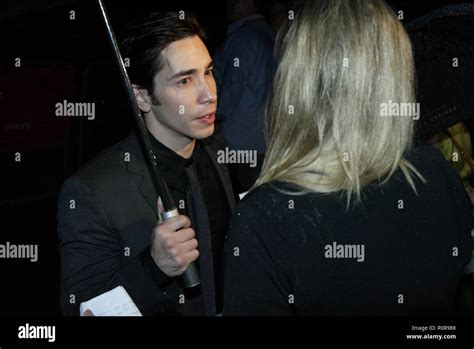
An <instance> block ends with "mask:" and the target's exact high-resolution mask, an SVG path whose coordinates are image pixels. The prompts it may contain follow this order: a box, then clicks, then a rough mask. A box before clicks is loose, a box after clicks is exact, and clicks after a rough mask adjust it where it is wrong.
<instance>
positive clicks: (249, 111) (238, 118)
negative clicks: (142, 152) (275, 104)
mask: <svg viewBox="0 0 474 349" xmlns="http://www.w3.org/2000/svg"><path fill="white" fill-rule="evenodd" d="M258 5H259V3H258V2H257V1H256V0H228V1H227V19H228V21H229V23H230V25H229V26H228V28H227V38H226V40H225V41H224V43H223V44H222V46H221V47H220V48H219V49H218V50H217V51H216V54H215V56H214V67H215V70H214V71H215V75H214V76H215V79H216V83H217V91H218V93H219V102H218V108H217V125H216V126H217V130H216V131H217V133H220V134H221V135H222V136H223V137H224V138H225V139H226V140H227V142H228V143H229V146H230V148H231V149H232V150H246V151H256V152H257V153H258V154H259V160H260V161H258V162H257V167H250V166H249V165H248V164H241V163H240V164H230V165H231V166H230V170H231V174H232V177H233V179H234V184H236V186H237V187H240V191H245V190H248V189H249V188H250V186H251V185H252V184H253V183H254V181H255V179H256V178H257V176H258V171H259V169H260V167H261V166H259V164H261V162H262V159H263V154H264V153H265V139H264V131H263V130H264V124H263V115H264V107H265V105H264V103H265V99H266V95H267V91H268V88H269V87H270V85H271V83H272V80H273V76H274V72H275V69H276V67H275V64H276V62H275V59H274V56H273V48H274V34H273V31H272V28H271V27H270V26H269V25H268V24H267V22H266V21H265V17H264V16H263V15H261V14H260V13H259V6H258Z"/></svg>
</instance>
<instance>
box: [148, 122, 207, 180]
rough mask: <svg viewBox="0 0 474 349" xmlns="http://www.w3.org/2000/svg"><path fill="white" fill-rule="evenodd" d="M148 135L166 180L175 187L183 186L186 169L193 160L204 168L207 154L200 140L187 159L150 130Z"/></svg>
mask: <svg viewBox="0 0 474 349" xmlns="http://www.w3.org/2000/svg"><path fill="white" fill-rule="evenodd" d="M148 136H149V138H150V141H151V146H152V149H153V154H154V155H155V156H156V159H157V164H158V168H159V169H160V171H162V172H163V176H164V177H165V179H166V182H167V183H168V184H170V185H171V186H173V187H174V188H176V189H179V188H182V186H183V178H184V176H183V174H184V169H185V168H186V167H187V166H189V165H190V164H191V163H192V162H193V161H195V162H196V163H197V165H198V167H201V168H203V166H204V165H205V158H204V157H205V156H206V154H205V151H204V148H203V147H204V145H203V144H201V142H200V141H199V140H196V143H195V145H194V149H193V154H192V155H191V157H190V158H189V159H186V158H183V157H182V156H181V155H179V154H177V153H175V152H174V151H173V150H171V149H170V148H168V147H167V146H166V145H164V144H163V143H161V142H160V141H159V140H157V139H156V138H155V137H154V136H153V135H152V134H151V133H150V131H148ZM184 183H185V182H184Z"/></svg>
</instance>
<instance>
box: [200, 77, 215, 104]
mask: <svg viewBox="0 0 474 349" xmlns="http://www.w3.org/2000/svg"><path fill="white" fill-rule="evenodd" d="M200 100H201V102H202V103H215V102H216V101H217V93H216V84H215V83H214V81H207V80H204V81H203V83H202V90H201V95H200Z"/></svg>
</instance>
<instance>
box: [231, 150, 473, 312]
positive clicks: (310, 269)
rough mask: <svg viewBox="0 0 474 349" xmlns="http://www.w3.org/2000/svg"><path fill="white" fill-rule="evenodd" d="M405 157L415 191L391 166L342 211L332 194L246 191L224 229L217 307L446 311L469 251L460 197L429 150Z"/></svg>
mask: <svg viewBox="0 0 474 349" xmlns="http://www.w3.org/2000/svg"><path fill="white" fill-rule="evenodd" d="M408 159H409V160H410V161H411V163H412V164H414V166H415V167H416V168H417V169H418V171H419V172H420V173H421V174H422V175H423V176H424V177H425V179H426V180H427V184H423V183H422V182H421V181H420V180H418V179H414V181H415V184H416V188H417V190H418V193H419V195H418V196H417V195H416V194H415V193H414V191H413V189H412V188H411V187H410V186H409V185H408V183H407V181H406V180H405V178H404V176H403V174H402V173H401V171H400V170H397V172H395V174H394V175H393V177H392V178H391V179H390V180H389V181H388V182H387V183H386V184H384V185H382V186H381V187H377V186H375V185H369V186H367V187H365V188H364V189H363V192H362V193H363V195H362V203H361V204H360V205H357V206H355V207H351V208H350V209H349V211H348V212H346V200H345V197H344V198H341V195H340V193H335V194H316V193H311V194H304V195H299V196H296V195H288V194H285V193H282V192H281V191H280V190H287V191H294V190H295V189H296V188H297V187H296V186H295V185H292V184H288V183H282V182H272V183H270V184H265V185H263V186H261V187H259V188H257V189H256V190H254V191H252V192H250V193H249V194H248V195H247V196H246V197H245V198H244V199H243V201H242V202H240V203H239V205H238V206H237V208H236V210H235V213H234V217H233V219H232V221H231V226H230V228H229V240H228V242H227V245H226V250H225V266H226V270H225V282H224V285H225V286H224V315H292V314H296V315H413V314H426V313H437V314H439V313H445V312H450V311H451V310H452V307H453V302H454V299H455V293H456V287H457V286H458V282H459V280H460V277H461V275H462V270H463V268H464V266H465V265H466V264H467V262H468V261H469V259H470V258H471V236H470V231H471V205H470V201H469V199H468V196H467V194H466V192H465V191H464V188H463V185H462V183H461V181H460V180H459V178H458V176H457V174H456V173H455V171H454V170H453V169H452V168H451V167H450V165H449V164H448V163H447V162H446V161H445V160H444V158H443V157H442V155H441V154H440V153H439V151H438V150H436V149H434V148H432V147H427V146H425V147H420V148H418V149H415V150H414V151H413V152H412V154H411V156H410V157H409V158H408ZM236 249H237V250H236Z"/></svg>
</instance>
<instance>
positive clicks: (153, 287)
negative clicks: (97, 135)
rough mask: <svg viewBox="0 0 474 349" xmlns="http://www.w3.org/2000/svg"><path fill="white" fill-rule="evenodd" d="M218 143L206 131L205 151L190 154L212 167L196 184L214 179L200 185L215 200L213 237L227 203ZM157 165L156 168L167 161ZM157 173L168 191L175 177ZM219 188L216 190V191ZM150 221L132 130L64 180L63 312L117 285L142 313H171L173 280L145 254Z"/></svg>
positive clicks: (229, 194)
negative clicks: (161, 177)
mask: <svg viewBox="0 0 474 349" xmlns="http://www.w3.org/2000/svg"><path fill="white" fill-rule="evenodd" d="M155 146H156V144H155ZM225 146H226V144H225V143H224V142H223V141H222V140H221V139H219V138H218V137H215V136H213V137H210V138H207V139H205V140H202V141H200V146H199V147H198V148H199V149H201V147H202V149H204V150H205V151H201V150H202V149H201V150H199V151H198V152H197V153H196V154H197V155H196V157H200V156H201V155H202V154H204V155H206V154H207V155H208V158H209V159H210V160H211V161H210V162H209V161H207V160H206V161H204V162H205V164H204V167H205V168H209V167H210V168H212V169H214V170H213V171H215V172H213V171H208V170H206V169H204V170H203V172H202V173H203V174H204V175H203V177H202V178H207V182H208V184H204V183H205V182H206V180H203V187H204V188H207V187H211V186H212V184H214V186H213V189H207V191H208V192H212V193H211V194H210V197H211V198H214V199H215V200H216V201H218V202H212V203H210V204H209V205H210V206H209V207H208V210H209V212H211V210H212V209H213V208H214V207H215V206H214V205H219V208H220V210H219V214H218V217H212V216H213V214H214V212H213V213H212V214H210V215H211V219H210V224H211V227H213V229H214V231H215V234H216V235H219V236H220V235H221V234H222V232H223V231H224V229H223V228H222V225H223V224H224V223H223V221H224V219H223V218H222V217H224V214H225V213H224V214H222V215H221V212H220V211H221V207H228V208H229V212H231V211H232V210H233V207H234V204H235V196H234V193H233V190H232V187H231V185H230V179H229V174H228V170H227V167H226V165H225V164H219V163H218V162H217V155H216V154H217V152H218V150H219V149H224V148H225ZM165 153H166V152H159V155H157V158H158V157H159V156H160V155H161V156H162V159H163V158H164V157H163V156H164V154H165ZM198 154H199V156H198ZM169 155H170V156H171V155H172V154H169ZM203 157H204V156H203ZM193 161H194V159H193ZM196 162H197V163H198V164H199V163H200V160H199V159H198V160H197V161H196ZM158 163H159V164H160V166H161V163H167V161H160V160H159V161H158ZM163 171H164V172H165V178H166V179H167V180H168V181H169V184H170V187H171V190H172V191H173V190H174V189H173V188H174V187H175V186H176V185H177V181H175V179H177V178H175V177H173V176H168V175H167V174H166V173H167V172H169V171H168V170H166V169H163ZM172 171H175V169H174V168H173V169H172ZM172 171H171V172H172ZM171 172H170V173H171ZM209 172H210V173H211V174H209ZM216 174H217V176H216ZM168 177H169V178H168ZM216 180H217V183H216ZM215 188H217V189H215ZM222 189H223V193H224V194H221V193H220V192H221V191H222ZM214 193H216V194H214ZM206 194H208V193H206ZM222 197H225V199H222ZM216 198H217V199H216ZM222 200H223V201H224V202H223V201H222ZM211 201H212V200H211ZM177 203H178V202H177ZM178 206H179V203H178ZM157 221H158V209H157V197H156V193H155V190H154V188H153V184H152V182H151V179H150V173H149V171H148V168H147V167H146V164H145V160H144V157H143V153H142V150H141V147H140V144H139V140H138V138H137V136H136V135H135V133H131V134H130V135H129V136H128V137H127V138H126V139H125V140H123V141H121V142H119V143H117V144H116V145H114V146H112V147H110V148H108V149H106V150H104V151H103V152H101V153H100V154H99V155H98V156H97V157H96V158H95V159H93V160H91V161H90V162H88V163H87V164H86V165H85V166H83V167H82V168H81V169H80V170H79V171H77V172H76V173H75V174H74V175H73V176H71V177H70V178H68V179H67V180H66V182H65V183H64V185H63V187H62V189H61V194H60V198H59V203H58V233H59V238H60V246H59V252H60V255H61V296H60V302H61V307H62V311H63V313H64V314H66V315H78V314H79V311H78V309H79V305H80V303H81V302H84V301H87V300H89V299H91V298H93V297H95V296H97V295H99V294H102V293H104V292H106V291H108V290H110V289H113V288H115V287H116V286H119V285H122V286H124V288H125V289H126V291H127V292H128V293H129V294H130V296H131V298H132V299H133V301H134V302H135V303H136V305H137V306H138V308H139V309H140V311H141V312H142V314H143V315H153V314H160V313H163V314H164V313H173V312H175V311H177V312H178V313H179V312H180V309H181V307H182V304H180V303H179V294H182V293H183V290H182V288H181V287H180V285H179V278H169V277H167V276H166V275H165V274H164V273H162V272H161V271H160V270H159V268H158V267H156V265H155V264H154V262H153V260H152V258H151V256H150V250H149V249H150V242H151V232H152V230H153V228H154V227H155V226H156V224H157ZM222 238H224V237H222ZM218 240H219V238H217V239H216V241H218ZM218 243H219V242H218ZM217 259H218V258H216V260H217ZM189 303H192V302H189ZM185 304H187V303H185ZM185 308H186V307H183V309H184V313H186V309H185Z"/></svg>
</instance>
